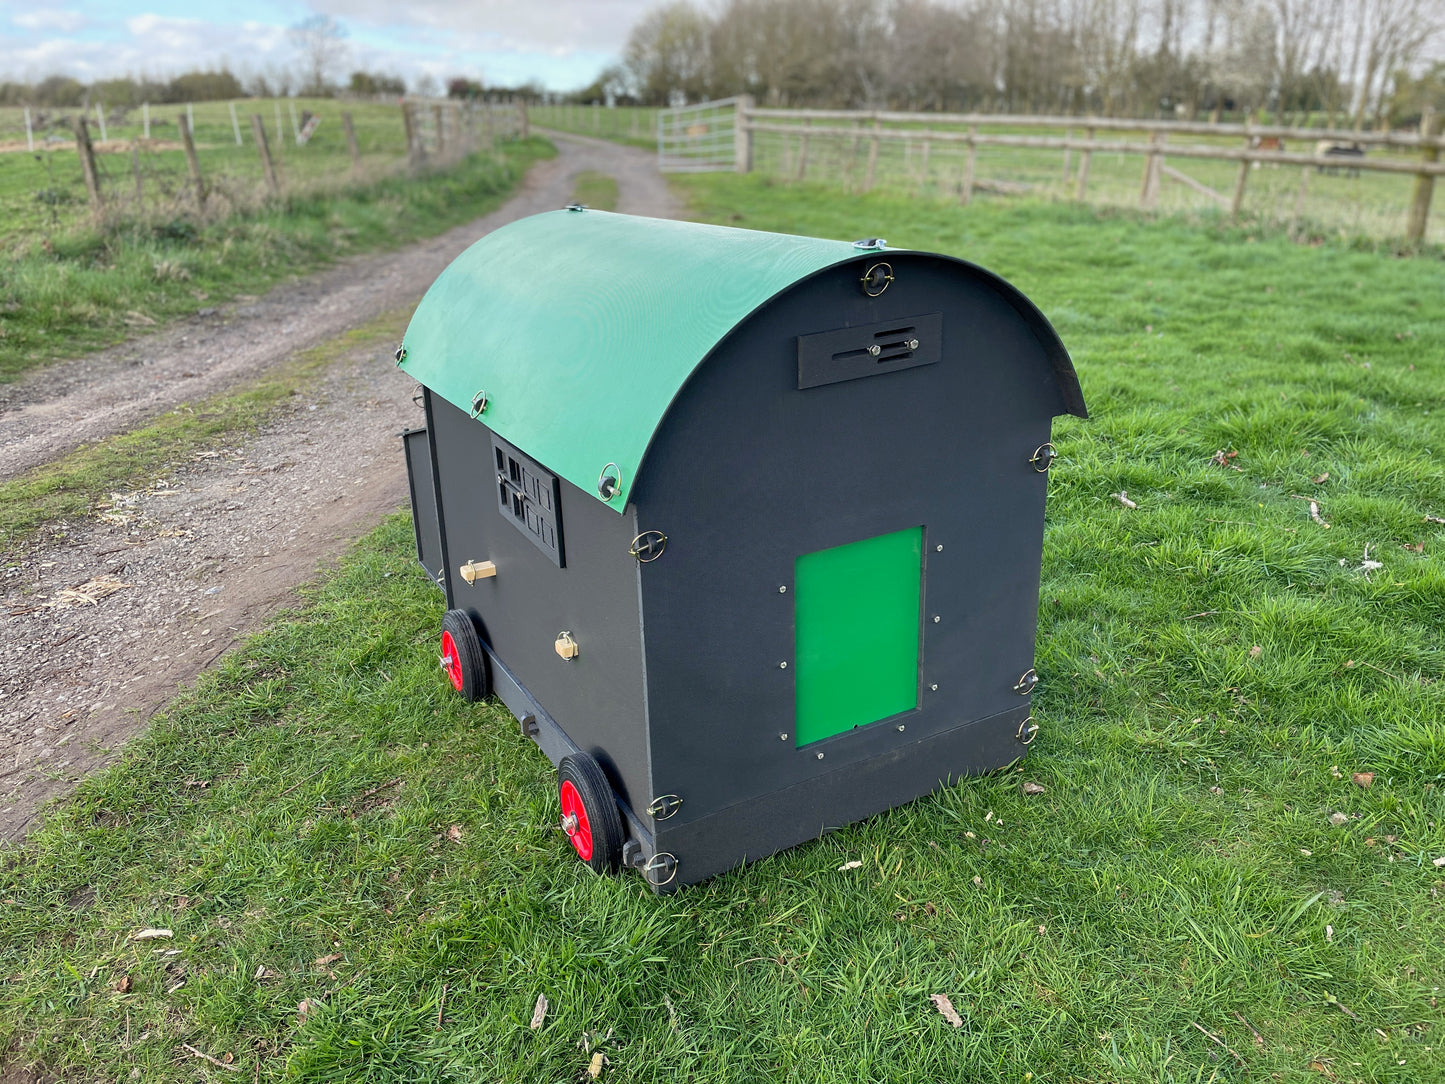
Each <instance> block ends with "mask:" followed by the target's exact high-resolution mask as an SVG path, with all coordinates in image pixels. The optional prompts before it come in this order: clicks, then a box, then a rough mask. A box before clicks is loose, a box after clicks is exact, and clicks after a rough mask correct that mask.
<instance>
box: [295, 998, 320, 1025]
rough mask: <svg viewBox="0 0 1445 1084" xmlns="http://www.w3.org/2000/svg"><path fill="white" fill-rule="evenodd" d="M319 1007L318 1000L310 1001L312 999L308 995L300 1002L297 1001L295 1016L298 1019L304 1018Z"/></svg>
mask: <svg viewBox="0 0 1445 1084" xmlns="http://www.w3.org/2000/svg"><path fill="white" fill-rule="evenodd" d="M319 1008H321V1005H320V1003H319V1002H316V1001H312V1000H311V999H310V998H309V997H308V998H306V999H305V1000H304V1001H301V1002H298V1003H297V1005H296V1018H297V1019H298V1020H305V1019H306V1017H308V1016H309V1015H311V1014H312V1013H314V1012H315V1011H316V1010H317V1009H319Z"/></svg>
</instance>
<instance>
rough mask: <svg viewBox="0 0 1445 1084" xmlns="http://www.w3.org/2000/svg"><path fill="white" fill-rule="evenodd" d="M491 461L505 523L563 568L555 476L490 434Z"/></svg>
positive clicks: (560, 512) (560, 513) (558, 492)
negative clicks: (495, 475)
mask: <svg viewBox="0 0 1445 1084" xmlns="http://www.w3.org/2000/svg"><path fill="white" fill-rule="evenodd" d="M492 460H493V466H495V467H496V471H497V507H498V508H499V509H500V510H501V513H502V518H503V519H505V520H507V521H508V522H510V523H511V524H512V526H514V527H516V528H517V530H519V531H521V532H522V533H523V534H524V535H526V536H527V537H528V538H529V539H531V540H532V543H533V545H535V546H536V547H537V548H538V549H539V550H541V551H542V552H543V553H545V554H546V555H547V556H548V557H550V558H552V563H553V564H555V565H556V566H557V567H558V568H564V567H566V562H565V560H564V556H563V552H562V493H561V490H560V488H559V487H558V485H557V476H556V475H555V474H553V473H552V472H551V471H546V470H543V469H542V468H541V467H539V466H538V465H537V464H536V463H535V462H533V461H532V460H531V459H529V458H528V457H527V456H525V455H523V454H522V453H521V452H519V451H518V450H517V449H516V448H513V447H512V446H511V445H510V444H508V443H507V442H506V441H505V440H503V439H502V438H501V437H499V436H497V435H496V434H495V433H493V434H492Z"/></svg>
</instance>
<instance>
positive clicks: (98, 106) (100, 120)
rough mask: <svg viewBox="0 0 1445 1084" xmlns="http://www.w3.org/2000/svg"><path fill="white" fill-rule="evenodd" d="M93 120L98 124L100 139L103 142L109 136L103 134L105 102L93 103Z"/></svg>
mask: <svg viewBox="0 0 1445 1084" xmlns="http://www.w3.org/2000/svg"><path fill="white" fill-rule="evenodd" d="M95 122H96V123H97V124H99V125H100V141H101V142H102V143H104V142H105V141H106V140H107V139H109V138H110V137H109V136H108V135H106V134H105V103H104V102H100V101H97V102H96V103H95Z"/></svg>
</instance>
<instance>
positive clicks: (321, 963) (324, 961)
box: [316, 952, 342, 967]
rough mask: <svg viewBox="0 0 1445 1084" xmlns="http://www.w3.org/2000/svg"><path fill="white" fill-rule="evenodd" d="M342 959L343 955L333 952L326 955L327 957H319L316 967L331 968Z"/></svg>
mask: <svg viewBox="0 0 1445 1084" xmlns="http://www.w3.org/2000/svg"><path fill="white" fill-rule="evenodd" d="M341 958H342V956H341V953H339V952H333V953H330V954H328V955H326V956H318V957H316V966H317V967H330V966H331V965H332V964H334V963H335V962H336V961H337V960H339V959H341Z"/></svg>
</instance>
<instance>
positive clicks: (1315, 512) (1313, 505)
mask: <svg viewBox="0 0 1445 1084" xmlns="http://www.w3.org/2000/svg"><path fill="white" fill-rule="evenodd" d="M1310 519H1312V520H1314V521H1315V522H1316V523H1318V524H1319V525H1320V526H1321V527H1323V528H1324V529H1325V530H1327V531H1328V530H1329V529H1330V525H1329V524H1328V523H1326V522H1325V519H1324V517H1323V516H1322V515H1320V506H1319V503H1318V502H1317V501H1310ZM1366 553H1367V555H1368V550H1367V551H1366Z"/></svg>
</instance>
